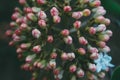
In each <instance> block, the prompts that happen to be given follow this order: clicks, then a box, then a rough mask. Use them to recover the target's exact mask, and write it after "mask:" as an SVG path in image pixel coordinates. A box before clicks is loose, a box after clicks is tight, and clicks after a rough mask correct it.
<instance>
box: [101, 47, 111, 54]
mask: <svg viewBox="0 0 120 80" xmlns="http://www.w3.org/2000/svg"><path fill="white" fill-rule="evenodd" d="M101 50H102V51H103V52H106V53H108V52H110V47H108V46H105V47H104V48H102V49H101Z"/></svg>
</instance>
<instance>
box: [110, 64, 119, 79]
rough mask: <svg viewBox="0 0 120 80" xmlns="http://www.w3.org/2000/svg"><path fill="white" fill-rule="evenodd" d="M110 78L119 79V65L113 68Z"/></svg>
mask: <svg viewBox="0 0 120 80" xmlns="http://www.w3.org/2000/svg"><path fill="white" fill-rule="evenodd" d="M111 80H120V66H118V67H117V68H116V69H115V70H114V72H113V74H112V78H111Z"/></svg>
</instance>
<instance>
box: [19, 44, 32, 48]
mask: <svg viewBox="0 0 120 80" xmlns="http://www.w3.org/2000/svg"><path fill="white" fill-rule="evenodd" d="M30 46H31V43H22V44H21V45H20V48H21V49H27V48H29V47H30Z"/></svg>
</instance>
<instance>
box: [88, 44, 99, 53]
mask: <svg viewBox="0 0 120 80" xmlns="http://www.w3.org/2000/svg"><path fill="white" fill-rule="evenodd" d="M88 50H89V52H90V53H98V49H97V48H95V47H91V46H90V47H88Z"/></svg>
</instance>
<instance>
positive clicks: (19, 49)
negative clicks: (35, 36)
mask: <svg viewBox="0 0 120 80" xmlns="http://www.w3.org/2000/svg"><path fill="white" fill-rule="evenodd" d="M16 52H17V53H18V54H21V53H23V52H24V50H23V49H21V48H17V50H16Z"/></svg>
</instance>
